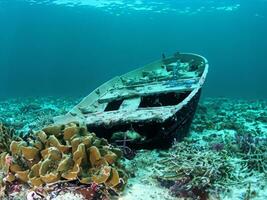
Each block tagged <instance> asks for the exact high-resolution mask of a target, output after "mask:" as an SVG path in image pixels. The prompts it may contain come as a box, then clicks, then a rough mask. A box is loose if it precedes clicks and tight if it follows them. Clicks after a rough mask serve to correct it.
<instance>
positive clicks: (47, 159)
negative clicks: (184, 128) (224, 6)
mask: <svg viewBox="0 0 267 200" xmlns="http://www.w3.org/2000/svg"><path fill="white" fill-rule="evenodd" d="M8 141H9V142H10V140H8ZM7 145H8V144H7ZM5 149H6V148H5ZM121 156H122V153H121V151H120V150H119V149H117V148H114V147H112V146H111V145H109V144H108V142H107V141H106V140H105V139H100V138H97V137H96V136H95V134H93V133H89V132H88V131H87V130H86V128H85V127H80V126H79V125H78V124H75V123H70V124H66V125H51V126H47V127H45V128H43V129H42V130H40V131H37V132H35V133H34V135H31V137H30V138H28V141H24V140H17V141H15V140H13V141H12V142H11V143H10V149H9V151H8V152H6V151H3V152H2V153H1V157H0V158H1V162H0V164H1V165H0V169H1V171H3V172H4V175H5V177H4V182H8V183H12V182H14V181H20V182H22V183H28V184H29V185H30V186H31V187H33V188H36V187H40V186H45V185H49V184H55V183H60V182H62V181H63V182H64V181H75V180H76V181H78V182H80V184H90V185H91V184H93V183H94V184H96V185H97V186H98V185H99V186H101V185H102V186H104V188H106V189H107V190H109V189H110V190H111V191H114V193H116V192H115V191H117V190H121V189H123V187H124V185H125V183H126V180H127V176H126V173H125V172H124V170H123V167H122V166H121V165H120V163H119V162H118V161H119V159H120V158H121Z"/></svg>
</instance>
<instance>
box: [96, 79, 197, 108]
mask: <svg viewBox="0 0 267 200" xmlns="http://www.w3.org/2000/svg"><path fill="white" fill-rule="evenodd" d="M198 80H199V79H196V78H194V79H187V80H186V81H176V80H170V81H163V82H159V83H152V84H147V85H143V86H137V87H134V88H122V89H112V90H110V91H109V92H107V93H106V94H105V95H103V96H102V97H100V98H99V100H98V101H99V102H101V103H102V102H110V101H113V100H119V99H125V98H133V97H141V96H148V95H153V94H160V93H169V92H184V91H191V90H193V89H195V88H196V87H198Z"/></svg>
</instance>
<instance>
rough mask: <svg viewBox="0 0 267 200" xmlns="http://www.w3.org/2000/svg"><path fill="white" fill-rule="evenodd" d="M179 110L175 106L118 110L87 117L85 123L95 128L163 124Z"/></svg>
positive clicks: (92, 114)
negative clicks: (149, 123)
mask: <svg viewBox="0 0 267 200" xmlns="http://www.w3.org/2000/svg"><path fill="white" fill-rule="evenodd" d="M176 110H177V108H176V107H175V106H166V107H155V108H144V109H137V110H124V109H123V110H116V111H109V112H101V113H91V114H88V115H85V116H84V117H85V123H86V124H87V125H93V126H100V125H104V126H111V125H116V124H124V123H134V122H148V121H157V122H163V121H164V120H166V119H167V118H169V117H171V116H172V115H173V114H174V113H175V111H176Z"/></svg>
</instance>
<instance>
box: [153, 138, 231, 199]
mask: <svg viewBox="0 0 267 200" xmlns="http://www.w3.org/2000/svg"><path fill="white" fill-rule="evenodd" d="M161 157H162V159H161V160H160V161H159V163H160V164H159V165H157V172H158V174H159V176H158V177H157V179H158V181H159V182H160V183H161V185H163V186H165V187H168V188H169V189H170V191H171V193H172V194H173V195H174V196H176V197H180V198H192V199H207V198H208V196H209V192H210V190H215V187H214V186H215V185H216V187H217V188H218V186H219V185H221V186H222V185H224V184H225V183H226V182H228V181H231V180H234V179H235V177H232V173H231V172H232V170H233V166H232V165H231V164H230V162H229V161H228V160H227V157H226V155H225V153H224V152H223V151H219V152H214V151H212V150H209V149H207V148H204V147H203V146H199V145H192V142H191V141H190V142H189V141H184V142H181V143H176V144H175V145H174V146H173V148H172V149H171V151H170V152H168V153H162V154H161Z"/></svg>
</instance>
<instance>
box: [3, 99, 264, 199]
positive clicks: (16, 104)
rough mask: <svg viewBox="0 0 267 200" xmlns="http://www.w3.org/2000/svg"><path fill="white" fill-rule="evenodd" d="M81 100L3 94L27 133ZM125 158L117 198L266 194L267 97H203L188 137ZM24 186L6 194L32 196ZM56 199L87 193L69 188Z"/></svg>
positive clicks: (9, 112)
mask: <svg viewBox="0 0 267 200" xmlns="http://www.w3.org/2000/svg"><path fill="white" fill-rule="evenodd" d="M80 100H81V98H56V97H42V98H17V99H16V98H13V99H5V100H0V122H2V123H3V124H4V125H5V126H7V127H10V128H13V129H14V130H15V131H16V133H15V134H17V135H22V136H26V135H27V134H28V133H29V132H31V131H37V130H40V129H42V128H43V127H45V126H47V125H49V124H51V122H52V117H54V116H57V115H61V114H64V113H66V112H67V111H68V110H70V109H71V108H72V107H73V106H74V105H76V104H77V103H78V102H79V101H80ZM0 147H1V146H0ZM1 148H2V147H1ZM122 164H123V165H124V167H125V169H126V171H127V173H128V176H129V179H128V182H127V185H126V188H125V189H124V191H123V192H121V193H120V194H119V197H114V198H115V199H120V200H133V199H138V200H143V199H144V200H145V199H146V200H147V199H166V200H172V199H201V200H205V199H209V200H215V199H216V200H218V199H224V200H228V199H229V200H230V199H243V200H249V199H255V200H260V199H261V200H264V199H267V101H259V100H255V101H253V100H235V99H229V98H205V99H202V101H201V102H200V104H199V106H198V109H197V112H196V115H195V118H194V121H193V123H192V126H191V130H190V134H189V136H188V137H187V138H185V139H184V140H183V141H181V142H176V141H174V144H173V146H172V148H170V149H168V150H152V151H150V150H140V151H137V152H136V155H135V157H134V158H133V159H132V160H128V159H124V158H123V159H122ZM25 190H26V191H25ZM25 190H20V191H19V192H18V191H15V190H14V192H18V194H16V195H13V196H12V194H10V195H9V197H6V199H27V197H26V195H27V194H28V193H29V192H31V191H30V190H29V191H27V188H25ZM4 199H5V198H4ZM53 199H68V200H71V199H84V198H83V197H82V196H81V195H79V194H78V193H75V191H69V192H65V193H59V195H58V196H54V198H53Z"/></svg>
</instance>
